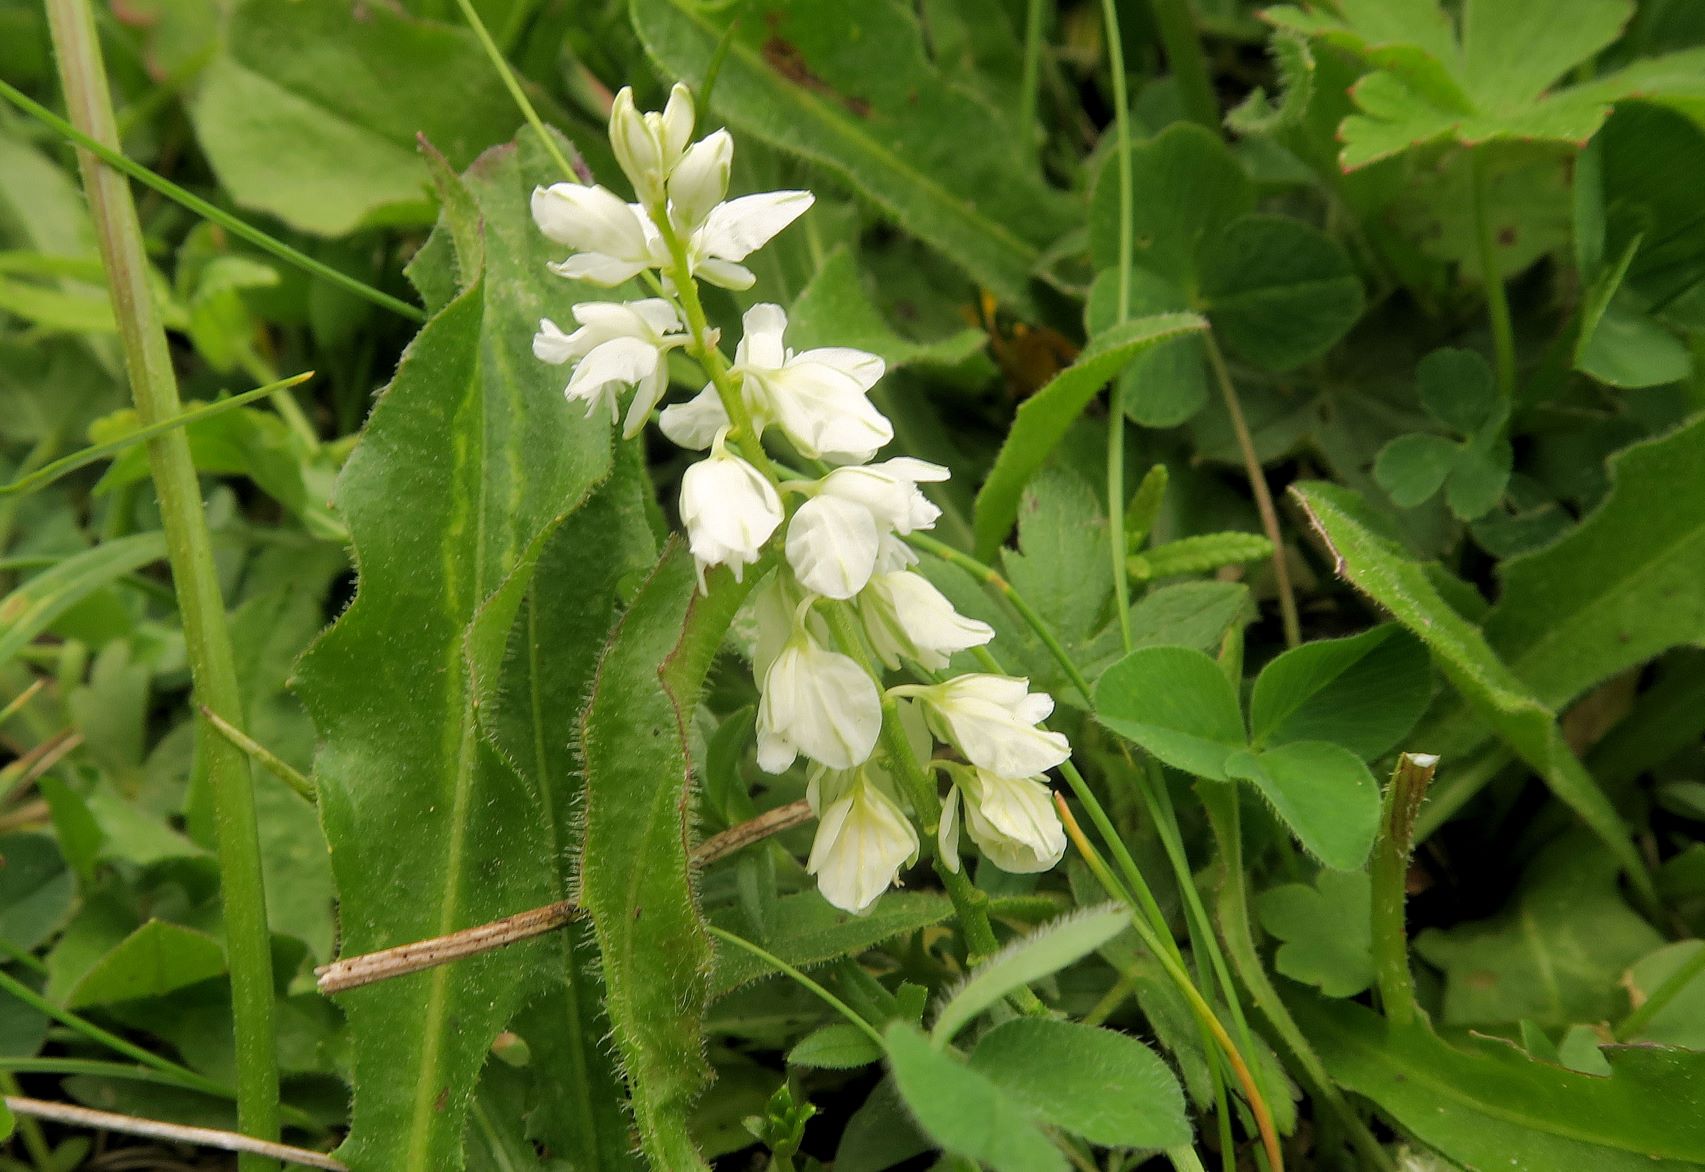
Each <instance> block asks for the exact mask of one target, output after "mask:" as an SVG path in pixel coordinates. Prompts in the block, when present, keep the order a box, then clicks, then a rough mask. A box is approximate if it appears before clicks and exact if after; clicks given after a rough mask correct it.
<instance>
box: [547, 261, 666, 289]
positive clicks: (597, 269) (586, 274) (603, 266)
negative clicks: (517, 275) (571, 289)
mask: <svg viewBox="0 0 1705 1172" xmlns="http://www.w3.org/2000/svg"><path fill="white" fill-rule="evenodd" d="M547 267H548V268H549V269H550V270H551V272H553V273H555V274H556V275H557V276H559V277H566V278H568V279H569V280H570V281H585V282H586V283H587V284H588V285H599V286H602V287H603V288H605V289H610V288H614V287H615V286H617V285H620V284H621V283H622V282H623V281H631V280H633V279H634V278H635V277H637V276H638V275H639V274H640V271H641V270H642V269H644V268H645V262H644V261H630V260H623V259H621V258H620V257H615V256H606V255H604V254H603V253H601V252H577V253H575V254H574V255H573V256H571V257H569V258H568V259H567V260H563V261H557V262H556V263H555V264H552V265H549V266H547Z"/></svg>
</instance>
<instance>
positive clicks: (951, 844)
mask: <svg viewBox="0 0 1705 1172" xmlns="http://www.w3.org/2000/svg"><path fill="white" fill-rule="evenodd" d="M935 853H936V854H937V855H938V856H940V858H941V861H942V862H943V863H945V864H946V865H947V869H948V870H949V871H952V872H953V873H954V874H955V875H957V874H959V787H958V786H954V787H953V788H952V789H950V790H948V791H947V800H946V801H945V802H943V803H942V804H941V823H940V825H938V826H937V827H936V830H935Z"/></svg>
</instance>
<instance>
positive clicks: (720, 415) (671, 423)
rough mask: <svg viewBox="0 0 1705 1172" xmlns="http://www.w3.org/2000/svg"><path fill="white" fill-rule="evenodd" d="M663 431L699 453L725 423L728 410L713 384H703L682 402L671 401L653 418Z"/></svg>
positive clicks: (670, 437) (709, 443)
mask: <svg viewBox="0 0 1705 1172" xmlns="http://www.w3.org/2000/svg"><path fill="white" fill-rule="evenodd" d="M657 425H658V426H659V427H660V428H662V429H663V434H664V435H666V436H668V437H669V439H670V440H672V441H673V442H675V443H677V444H679V445H680V446H681V447H683V448H687V449H689V450H691V451H695V452H702V451H704V450H705V449H706V448H708V447H710V445H711V443H712V441H714V440H715V439H716V433H717V432H719V431H721V430H722V429H723V428H725V427H727V426H728V412H726V411H724V410H723V409H722V398H721V397H720V396H719V395H718V394H717V393H716V388H715V387H706V388H705V389H704V390H702V391H700V392H699V393H698V394H696V395H694V396H693V397H692V398H691V399H688V400H687V401H686V402H685V403H671V404H670V405H669V406H667V407H665V408H663V414H661V415H659V416H658V417H657Z"/></svg>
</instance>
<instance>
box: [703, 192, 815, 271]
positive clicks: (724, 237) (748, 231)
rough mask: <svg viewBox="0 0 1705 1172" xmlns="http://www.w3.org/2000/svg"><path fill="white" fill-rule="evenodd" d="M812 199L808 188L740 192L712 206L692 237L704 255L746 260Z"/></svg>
mask: <svg viewBox="0 0 1705 1172" xmlns="http://www.w3.org/2000/svg"><path fill="white" fill-rule="evenodd" d="M811 202H812V195H811V193H810V192H809V191H765V192H761V193H759V194H757V195H743V196H741V197H740V198H739V199H731V200H729V201H728V202H727V203H723V204H718V205H717V206H716V207H714V208H712V209H711V212H710V215H709V216H707V217H705V223H704V227H703V228H701V229H700V230H699V232H698V233H697V234H695V239H696V240H697V241H698V243H699V246H700V250H701V251H702V252H703V253H704V255H705V256H711V257H716V258H717V259H719V260H745V259H746V258H747V257H748V256H749V255H751V254H752V253H753V252H756V251H757V250H758V249H760V248H762V247H763V246H764V245H766V244H768V243H769V242H770V241H771V240H772V239H774V238H775V235H776V233H778V232H780V231H781V230H782V229H783V228H785V227H787V226H788V225H789V224H791V223H793V222H794V221H795V220H797V219H798V218H799V217H800V216H802V215H804V214H805V212H806V209H808V208H809V207H810V206H811Z"/></svg>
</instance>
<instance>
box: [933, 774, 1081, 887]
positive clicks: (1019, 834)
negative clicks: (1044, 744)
mask: <svg viewBox="0 0 1705 1172" xmlns="http://www.w3.org/2000/svg"><path fill="white" fill-rule="evenodd" d="M954 777H955V780H956V783H957V784H955V785H954V787H953V789H952V790H950V791H949V792H948V795H947V802H946V804H945V805H944V806H943V807H942V811H941V827H940V829H939V831H938V832H937V836H936V845H937V847H938V849H939V850H940V852H941V857H942V859H943V860H944V861H945V862H946V863H947V865H948V867H949V869H951V870H954V871H957V870H958V869H959V806H960V802H961V801H963V802H964V806H965V829H966V831H968V832H969V833H970V835H971V841H972V842H974V843H976V844H977V847H978V849H979V850H981V851H982V852H983V857H984V858H986V859H988V860H989V862H991V863H993V864H994V865H995V866H997V867H999V868H1000V869H1001V870H1003V871H1006V872H1009V873H1011V874H1014V875H1028V874H1031V873H1033V872H1036V871H1046V870H1048V869H1050V868H1051V867H1053V866H1054V865H1055V864H1056V863H1058V862H1059V861H1060V860H1061V859H1062V858H1063V857H1065V853H1066V831H1065V827H1063V826H1061V825H1060V816H1059V814H1058V813H1057V812H1056V811H1055V809H1054V803H1053V802H1052V801H1051V800H1050V799H1051V796H1052V795H1051V792H1050V791H1049V789H1048V786H1047V785H1046V784H1045V783H1044V782H1043V781H1042V780H1041V779H1039V778H1034V777H996V776H995V775H994V774H992V773H986V772H984V771H982V770H980V769H966V768H960V769H958V770H955V773H954Z"/></svg>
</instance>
